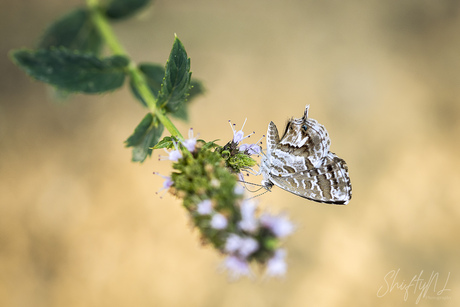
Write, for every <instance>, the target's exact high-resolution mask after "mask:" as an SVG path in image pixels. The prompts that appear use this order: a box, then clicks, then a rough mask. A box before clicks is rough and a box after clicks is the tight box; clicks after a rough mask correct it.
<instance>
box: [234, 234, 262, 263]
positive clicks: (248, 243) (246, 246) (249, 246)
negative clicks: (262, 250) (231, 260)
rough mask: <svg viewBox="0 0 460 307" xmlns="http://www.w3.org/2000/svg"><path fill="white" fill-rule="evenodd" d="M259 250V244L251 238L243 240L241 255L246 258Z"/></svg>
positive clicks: (240, 249)
mask: <svg viewBox="0 0 460 307" xmlns="http://www.w3.org/2000/svg"><path fill="white" fill-rule="evenodd" d="M258 249H259V242H257V240H256V239H254V238H251V237H246V238H243V239H242V240H241V244H240V248H239V250H238V252H239V254H240V255H241V256H242V257H244V258H246V257H248V256H249V255H251V254H252V253H254V252H255V251H257V250H258Z"/></svg>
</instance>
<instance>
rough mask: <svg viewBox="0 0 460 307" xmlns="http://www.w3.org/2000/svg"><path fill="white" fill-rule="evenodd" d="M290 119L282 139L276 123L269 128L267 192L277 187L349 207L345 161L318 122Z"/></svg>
mask: <svg viewBox="0 0 460 307" xmlns="http://www.w3.org/2000/svg"><path fill="white" fill-rule="evenodd" d="M308 108H309V107H308V106H307V107H306V109H305V113H304V116H303V117H302V118H299V119H291V120H289V121H288V123H287V125H286V129H285V132H284V134H283V136H282V137H281V139H280V138H279V134H278V129H277V128H276V125H275V124H274V123H273V122H270V124H269V125H268V131H267V153H266V154H265V156H264V157H263V158H262V162H261V173H262V175H263V176H264V181H263V184H264V185H265V186H266V188H267V189H270V188H271V187H272V186H273V185H276V186H278V187H280V188H282V189H284V190H286V191H288V192H291V193H293V194H295V195H298V196H300V197H304V198H307V199H310V200H313V201H317V202H323V203H331V204H347V203H348V202H349V200H350V199H351V182H350V177H349V175H348V167H347V165H346V163H345V161H344V160H343V159H341V158H339V157H338V156H337V155H335V154H334V153H332V152H330V151H329V148H330V145H331V142H330V139H329V135H328V133H327V131H326V129H325V128H324V126H322V125H320V124H319V123H318V122H317V121H316V120H314V119H309V118H308Z"/></svg>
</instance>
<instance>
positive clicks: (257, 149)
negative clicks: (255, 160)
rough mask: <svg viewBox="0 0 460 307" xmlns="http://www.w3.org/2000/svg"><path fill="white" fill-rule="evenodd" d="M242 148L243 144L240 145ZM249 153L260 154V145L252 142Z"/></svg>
mask: <svg viewBox="0 0 460 307" xmlns="http://www.w3.org/2000/svg"><path fill="white" fill-rule="evenodd" d="M240 148H241V146H240ZM248 153H249V154H250V155H257V154H259V153H260V146H259V145H257V144H250V145H249V146H248Z"/></svg>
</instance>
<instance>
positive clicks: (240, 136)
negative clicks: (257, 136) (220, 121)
mask: <svg viewBox="0 0 460 307" xmlns="http://www.w3.org/2000/svg"><path fill="white" fill-rule="evenodd" d="M246 121H247V118H246V119H245V120H244V123H243V127H241V130H239V131H236V130H235V124H232V123H231V122H230V121H228V122H229V123H230V126H231V127H232V130H233V142H234V143H236V144H238V143H239V142H241V141H242V140H244V139H245V138H248V137H250V136H251V135H253V134H254V132H252V133H250V134H248V135H246V136H244V132H243V129H244V125H246Z"/></svg>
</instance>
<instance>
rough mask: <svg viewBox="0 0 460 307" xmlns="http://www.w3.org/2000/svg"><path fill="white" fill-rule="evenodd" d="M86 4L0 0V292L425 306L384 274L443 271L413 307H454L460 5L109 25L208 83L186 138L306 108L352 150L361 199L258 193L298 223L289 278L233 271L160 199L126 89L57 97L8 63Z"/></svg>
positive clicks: (159, 11)
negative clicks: (328, 201)
mask: <svg viewBox="0 0 460 307" xmlns="http://www.w3.org/2000/svg"><path fill="white" fill-rule="evenodd" d="M78 5H83V1H76V0H72V1H56V0H48V1H13V0H3V1H2V2H1V3H0V24H1V26H0V38H1V43H0V48H1V54H2V57H1V58H0V72H1V74H0V306H14V307H16V306H18V307H19V306H39V307H41V306H47V307H48V306H49V307H54V306H66V307H73V306H95V307H96V306H98V307H103V306H110V307H116V306H138V307H141V306H225V307H228V306H243V305H244V306H264V307H265V306H319V307H322V306H403V305H404V306H412V305H416V303H417V298H418V296H420V295H421V296H423V290H421V289H420V287H421V286H422V281H419V283H418V284H417V286H418V288H415V283H413V284H412V286H410V287H409V288H408V291H407V296H406V298H405V290H404V289H403V290H401V289H399V288H393V290H391V291H387V293H385V289H386V288H387V284H386V283H387V282H388V283H390V284H391V282H392V280H394V281H395V282H396V283H399V284H400V285H401V287H404V286H405V285H406V286H407V285H408V284H409V283H410V281H411V280H412V279H413V277H414V276H416V277H417V276H418V277H420V278H423V279H424V281H423V283H428V282H429V279H430V276H431V274H432V273H433V274H436V273H437V274H438V275H433V277H436V276H438V282H437V283H436V284H435V283H434V281H435V279H432V283H431V284H430V285H429V286H428V288H427V290H426V293H425V295H424V297H422V298H421V299H420V301H418V304H417V305H418V306H459V305H460V262H459V256H460V247H459V233H460V225H459V217H460V206H459V205H460V204H459V197H458V191H459V190H460V189H459V186H460V175H459V173H460V162H459V154H460V150H459V149H460V147H459V135H460V133H459V132H460V122H459V118H460V117H459V115H460V98H459V97H460V39H459V29H460V15H459V13H460V1H456V0H440V1H428V0H403V1H375V0H373V1H366V2H363V1H356V0H352V1H337V0H326V1H302V0H290V1H261V0H259V1H245V0H235V1H210V0H197V1H186V0H170V1H163V0H158V1H156V3H155V4H154V5H153V6H152V7H150V9H149V10H147V11H146V12H143V13H142V14H140V15H138V16H136V17H135V18H132V19H129V20H126V21H120V22H117V23H115V24H114V28H115V31H116V33H117V34H118V35H119V38H120V40H121V41H122V42H123V43H124V45H125V47H126V49H127V50H128V51H129V53H130V54H131V55H132V57H133V58H134V59H135V60H136V61H137V62H142V61H152V62H159V63H165V61H166V59H167V57H168V54H169V51H170V48H171V46H172V43H173V39H174V33H177V35H178V36H179V38H180V39H181V40H182V42H183V43H184V45H185V47H186V49H187V52H188V54H189V56H190V57H191V59H192V70H193V73H194V77H196V78H198V79H200V80H202V81H203V82H204V84H205V86H206V88H207V92H206V95H205V96H203V97H200V98H198V99H197V100H195V101H194V102H193V104H192V107H191V110H190V122H189V123H187V124H184V123H179V122H178V121H176V122H177V126H178V127H179V129H180V130H181V131H182V132H183V134H186V131H187V129H188V128H189V127H193V128H194V130H195V132H198V133H200V137H201V138H204V139H206V140H213V139H221V140H222V141H221V144H223V143H224V142H226V141H227V140H228V139H230V138H231V136H232V134H231V130H230V127H229V125H228V123H227V121H228V120H229V119H231V120H232V121H233V122H234V123H236V124H237V125H239V126H241V124H242V123H243V121H244V119H245V118H246V117H247V118H248V122H247V124H246V127H245V131H246V132H250V131H252V130H255V131H256V133H257V136H256V137H255V138H256V139H258V137H259V136H261V135H262V134H264V133H265V132H266V127H267V124H268V122H269V121H270V120H272V121H274V122H275V123H276V124H277V125H278V127H279V128H280V129H281V130H282V128H281V127H283V125H284V123H285V121H286V120H287V119H288V118H289V117H292V116H294V117H300V116H301V115H302V114H303V110H304V107H305V105H306V104H310V116H311V117H312V118H315V119H317V120H318V121H319V122H320V123H322V124H323V125H325V126H326V128H327V130H328V131H329V134H330V136H331V140H332V151H333V152H336V153H337V154H338V155H339V156H340V157H342V158H344V159H345V160H346V161H347V163H348V166H349V170H350V176H351V179H352V184H353V199H352V200H351V202H350V204H349V205H348V206H332V205H323V204H317V203H314V202H310V201H307V200H305V199H302V198H300V197H297V196H295V195H292V194H289V193H287V192H285V191H283V190H281V189H277V188H275V189H274V190H273V192H272V193H269V194H265V195H264V196H262V197H260V198H259V202H260V206H262V207H265V208H270V210H272V211H274V212H281V211H285V212H287V213H288V214H289V216H290V217H291V219H292V220H294V222H295V223H296V224H297V225H298V230H297V231H296V232H295V233H294V234H293V235H292V236H291V237H290V238H289V239H288V240H287V242H286V248H287V250H288V257H287V261H288V265H289V268H288V274H287V276H286V278H285V279H284V280H264V279H263V278H257V279H255V280H248V279H243V280H240V281H238V282H230V281H229V280H228V278H227V275H226V274H225V273H221V272H220V271H219V265H220V263H221V261H222V258H221V257H220V256H219V255H217V253H216V252H215V251H214V250H212V249H211V248H209V247H202V246H200V244H199V240H198V235H197V233H196V232H193V231H191V229H190V225H189V223H188V219H187V216H186V214H185V210H183V209H182V208H181V204H180V202H179V201H178V200H175V199H174V198H173V197H171V196H169V195H167V196H165V197H164V198H163V199H160V198H159V197H158V195H156V194H155V192H156V191H158V190H159V189H160V187H161V185H162V179H161V178H159V177H158V176H154V175H152V172H153V171H159V172H160V173H163V174H167V173H168V171H169V170H170V169H169V163H168V162H159V161H158V160H157V157H158V154H162V152H154V154H153V157H152V158H151V159H149V160H148V161H146V162H145V163H144V164H142V165H138V164H134V163H132V162H130V158H131V152H130V150H129V149H126V148H124V147H123V141H124V140H125V139H126V138H127V137H128V136H129V135H130V133H131V132H132V130H133V129H134V127H135V126H136V125H137V123H138V122H139V121H140V120H141V118H142V117H143V116H144V113H145V110H144V109H143V108H142V107H141V106H140V104H138V103H137V102H136V101H134V100H133V98H132V97H131V95H130V93H129V90H128V89H127V87H126V86H125V87H124V88H123V90H121V91H118V92H115V93H114V94H108V95H102V96H84V95H77V96H74V97H72V98H71V99H70V100H69V101H68V102H64V103H60V102H56V101H54V100H53V99H52V96H51V91H50V90H49V88H48V87H46V86H45V85H44V84H42V83H39V82H35V81H32V80H31V79H29V78H28V77H27V76H26V75H25V74H24V73H23V72H22V71H20V70H19V69H18V68H16V67H15V66H14V65H13V64H12V63H11V62H10V61H9V59H8V58H7V53H8V51H9V50H11V49H13V48H20V47H33V46H34V44H35V42H36V41H37V38H38V37H39V35H40V34H41V33H42V31H43V29H44V28H45V27H46V26H47V24H49V22H50V21H51V20H53V19H54V18H56V17H58V16H60V15H61V14H63V13H65V12H67V11H68V10H70V9H72V8H73V7H75V6H78ZM256 180H260V179H259V178H256ZM398 269H399V273H398V275H397V276H396V277H395V278H394V279H389V278H386V277H385V276H387V277H388V276H390V275H387V274H391V272H392V271H394V272H395V271H397V270H398ZM420 274H422V275H421V276H420ZM404 283H405V284H404ZM382 287H383V288H382ZM443 287H444V288H447V289H450V290H449V291H447V290H446V291H444V292H443V293H440V294H439V293H437V291H439V290H442V289H443ZM379 289H380V291H381V292H380V295H378V294H379V292H378V291H379ZM382 294H383V295H382ZM438 294H439V295H438ZM405 299H406V300H405Z"/></svg>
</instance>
